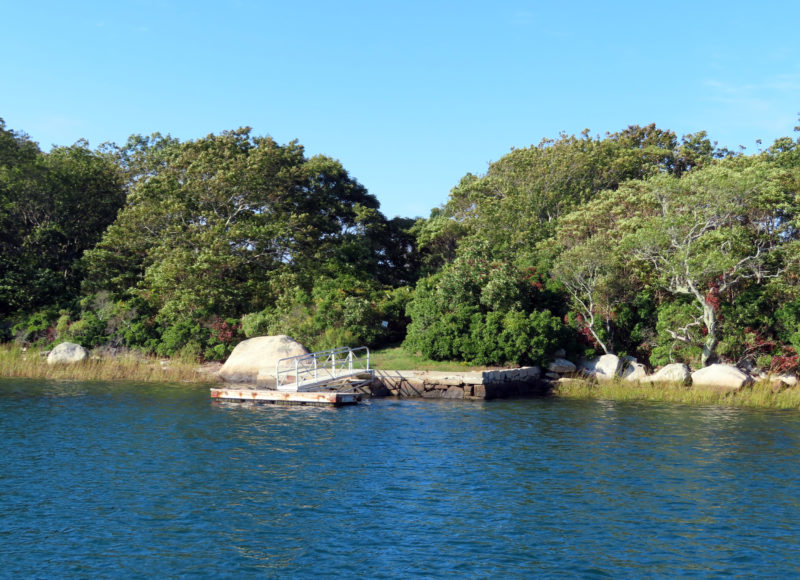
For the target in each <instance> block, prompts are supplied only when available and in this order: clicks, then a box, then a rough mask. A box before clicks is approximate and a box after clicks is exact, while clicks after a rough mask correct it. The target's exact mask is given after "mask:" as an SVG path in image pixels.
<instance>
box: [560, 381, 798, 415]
mask: <svg viewBox="0 0 800 580" xmlns="http://www.w3.org/2000/svg"><path fill="white" fill-rule="evenodd" d="M553 395H555V396H556V397H563V398H570V399H604V400H612V401H657V402H666V403H681V404H687V405H722V406H728V407H749V408H771V409H796V408H798V407H800V388H790V389H786V390H783V391H780V392H773V390H772V386H771V385H770V384H769V383H768V382H759V383H755V384H753V385H751V386H749V387H745V388H744V389H741V390H739V391H733V392H725V391H718V390H713V389H706V388H702V387H686V386H683V385H679V384H667V383H663V384H655V385H652V384H650V383H625V382H622V381H609V382H604V383H590V382H587V381H573V382H569V383H560V384H558V385H557V386H556V387H555V389H554V390H553Z"/></svg>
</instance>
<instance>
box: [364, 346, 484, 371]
mask: <svg viewBox="0 0 800 580" xmlns="http://www.w3.org/2000/svg"><path fill="white" fill-rule="evenodd" d="M369 358H370V366H371V367H372V368H375V369H379V370H387V371H472V370H480V369H484V368H486V367H480V366H474V365H469V364H467V363H464V362H459V361H435V360H430V359H427V358H425V357H423V356H421V355H416V354H409V353H407V352H406V351H404V350H403V349H402V347H399V346H395V347H389V348H382V349H380V350H370V353H369Z"/></svg>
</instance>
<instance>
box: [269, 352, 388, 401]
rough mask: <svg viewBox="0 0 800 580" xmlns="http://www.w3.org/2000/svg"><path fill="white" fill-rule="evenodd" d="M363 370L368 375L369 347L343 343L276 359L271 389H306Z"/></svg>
mask: <svg viewBox="0 0 800 580" xmlns="http://www.w3.org/2000/svg"><path fill="white" fill-rule="evenodd" d="M364 373H368V374H369V375H370V376H371V375H372V369H370V368H369V349H368V348H367V347H366V346H359V347H357V348H350V347H346V346H345V347H341V348H334V349H331V350H323V351H319V352H312V353H310V354H305V355H300V356H290V357H287V358H282V359H280V360H279V361H278V362H277V364H276V365H275V388H276V389H278V390H279V391H308V390H313V389H315V388H323V387H326V386H328V385H330V384H331V383H335V382H337V381H341V380H343V379H346V378H349V377H355V376H358V375H360V374H364Z"/></svg>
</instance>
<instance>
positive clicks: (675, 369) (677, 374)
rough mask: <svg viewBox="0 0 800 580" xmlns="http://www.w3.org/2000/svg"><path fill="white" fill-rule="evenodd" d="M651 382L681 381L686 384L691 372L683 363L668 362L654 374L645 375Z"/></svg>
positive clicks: (690, 378) (689, 379)
mask: <svg viewBox="0 0 800 580" xmlns="http://www.w3.org/2000/svg"><path fill="white" fill-rule="evenodd" d="M647 380H648V381H650V382H652V383H683V384H684V385H688V384H689V383H690V382H691V380H692V372H691V371H690V370H689V367H688V366H686V365H685V364H683V363H672V364H668V365H667V366H665V367H664V368H662V369H659V371H658V372H656V373H655V374H654V375H651V376H649V377H647Z"/></svg>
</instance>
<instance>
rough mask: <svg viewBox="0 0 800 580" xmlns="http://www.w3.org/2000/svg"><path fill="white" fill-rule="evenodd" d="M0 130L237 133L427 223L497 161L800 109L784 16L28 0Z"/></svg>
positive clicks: (766, 127)
mask: <svg viewBox="0 0 800 580" xmlns="http://www.w3.org/2000/svg"><path fill="white" fill-rule="evenodd" d="M0 15H2V22H3V26H2V32H0V54H2V59H3V66H2V72H0V117H2V118H4V119H5V121H6V125H7V127H8V128H11V129H15V130H21V131H25V132H27V133H28V134H29V135H30V136H31V137H32V138H33V139H34V140H35V141H37V142H39V144H40V145H41V147H42V148H43V149H45V150H47V149H49V147H50V146H51V145H52V144H57V145H69V144H72V143H73V142H75V141H76V140H77V139H80V138H86V139H88V140H89V142H90V144H91V145H92V146H98V145H100V144H101V143H102V142H104V141H115V142H118V143H122V142H124V141H125V140H126V139H127V137H128V135H130V134H132V133H142V134H149V133H152V132H154V131H160V132H161V133H165V134H166V133H170V134H172V135H173V136H175V137H178V138H180V139H182V140H187V139H193V138H199V137H202V136H204V135H207V134H208V133H218V132H220V131H223V130H226V129H234V128H237V127H240V126H251V127H252V128H253V130H254V132H255V133H256V134H260V135H266V134H269V135H272V137H274V138H275V139H276V140H277V141H279V142H281V143H285V142H288V141H290V140H292V139H297V140H298V141H299V142H300V143H301V144H303V145H304V146H305V147H306V151H307V153H308V154H309V155H313V154H317V153H322V154H325V155H329V156H331V157H334V158H337V159H339V160H340V161H341V162H342V164H343V165H344V167H345V168H346V169H347V170H348V171H349V172H350V174H351V175H352V176H353V177H355V178H356V179H358V180H359V181H360V182H361V183H363V184H364V185H365V186H367V188H368V189H369V190H370V192H371V193H373V194H375V195H376V196H377V197H378V199H379V200H380V202H381V207H382V209H383V211H384V213H386V214H387V216H389V217H393V216H394V215H401V216H406V217H413V216H427V215H428V213H429V211H430V209H431V208H433V207H435V206H438V205H440V204H442V203H444V202H445V201H446V200H447V195H448V193H449V191H450V189H451V188H452V187H453V186H455V185H456V184H457V183H458V181H459V180H460V178H461V177H462V176H463V175H465V174H466V173H467V172H472V173H477V174H480V173H483V172H485V171H486V169H487V167H488V163H489V162H491V161H494V160H497V159H499V158H500V157H502V156H503V155H505V154H506V153H507V152H508V151H509V150H510V149H511V148H512V147H524V146H528V145H531V144H536V143H538V142H539V141H540V140H541V139H542V138H551V137H556V136H557V135H558V133H559V132H560V131H565V132H567V133H579V132H580V131H582V130H583V129H584V128H588V129H590V130H591V132H592V134H603V133H605V132H606V131H611V132H613V131H618V130H621V129H623V128H625V127H626V126H628V125H630V124H648V123H651V122H655V123H657V124H658V125H659V127H661V128H664V129H671V130H673V131H675V132H676V133H677V134H678V136H681V135H683V134H686V133H693V132H696V131H700V130H706V131H708V133H709V136H710V137H711V138H712V139H713V140H716V141H718V142H719V144H720V145H721V146H727V147H729V148H731V149H734V148H738V146H739V145H744V146H745V147H747V152H754V151H756V149H757V145H756V143H755V141H756V139H762V140H763V142H764V143H765V144H769V143H770V142H771V141H773V140H774V139H775V138H777V137H781V136H786V135H792V134H793V132H792V129H793V127H794V126H795V125H796V124H798V122H797V120H798V112H800V35H798V34H797V23H798V22H800V2H796V1H794V0H786V1H782V2H776V1H769V0H762V1H760V2H754V1H737V0H728V1H725V2H718V1H701V0H695V1H692V2H688V1H686V2H684V1H681V0H677V1H673V2H669V3H655V2H642V1H635V2H634V1H631V2H627V1H625V2H580V1H579V2H553V1H552V0H549V1H547V2H544V1H541V2H540V1H527V2H526V1H515V0H493V1H491V2H489V1H481V2H471V1H461V2H455V1H452V2H446V1H436V0H428V1H424V2H423V1H416V0H405V1H402V2H399V1H393V0H387V1H379V0H375V1H371V2H368V1H354V0H352V1H351V0H337V1H335V2H334V1H329V2H323V1H313V0H312V1H305V2H285V1H284V2H273V1H267V0H264V1H257V0H218V1H215V2H210V1H185V2H184V1H168V0H165V1H156V0H130V1H124V0H120V1H115V2H110V1H108V0H105V1H84V2H81V1H75V2H62V1H58V2H56V1H37V2H7V3H5V5H4V6H3V7H2V9H0Z"/></svg>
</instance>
